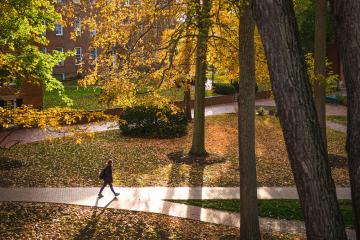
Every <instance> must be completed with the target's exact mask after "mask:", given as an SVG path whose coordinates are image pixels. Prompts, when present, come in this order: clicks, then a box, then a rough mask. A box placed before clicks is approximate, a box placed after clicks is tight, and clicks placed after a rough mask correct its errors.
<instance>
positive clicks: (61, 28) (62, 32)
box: [55, 23, 64, 36]
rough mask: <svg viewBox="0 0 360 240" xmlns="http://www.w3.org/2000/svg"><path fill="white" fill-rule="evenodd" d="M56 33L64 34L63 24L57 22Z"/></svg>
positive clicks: (57, 34) (58, 34)
mask: <svg viewBox="0 0 360 240" xmlns="http://www.w3.org/2000/svg"><path fill="white" fill-rule="evenodd" d="M55 35H56V36H63V35H64V28H63V26H62V25H61V24H58V23H57V24H55Z"/></svg>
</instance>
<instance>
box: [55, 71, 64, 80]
mask: <svg viewBox="0 0 360 240" xmlns="http://www.w3.org/2000/svg"><path fill="white" fill-rule="evenodd" d="M53 76H54V78H56V79H57V80H60V81H64V80H65V73H58V74H53Z"/></svg>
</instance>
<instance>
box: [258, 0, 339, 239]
mask: <svg viewBox="0 0 360 240" xmlns="http://www.w3.org/2000/svg"><path fill="white" fill-rule="evenodd" d="M253 14H254V17H255V20H256V23H257V25H258V28H259V31H260V35H261V37H262V41H263V43H264V47H265V53H266V58H267V63H268V66H269V72H270V78H271V82H272V90H273V93H274V96H275V101H276V105H277V108H278V110H279V117H280V123H281V127H282V129H283V134H284V138H285V142H286V147H287V151H288V156H289V160H290V165H291V168H292V172H293V174H294V179H295V183H296V187H297V190H298V193H299V200H300V204H301V207H302V209H303V213H304V219H305V225H306V233H307V237H308V239H309V240H312V239H314V240H320V239H324V240H325V239H326V240H330V239H334V240H342V239H344V240H345V239H346V233H345V228H344V222H343V219H342V216H341V213H340V210H339V205H338V202H337V198H336V191H335V184H334V181H333V180H332V178H331V172H330V167H329V163H328V155H327V152H326V149H325V144H324V141H323V138H322V133H321V130H320V126H319V123H318V120H317V113H316V109H315V104H314V99H313V95H312V91H311V85H310V81H309V77H308V75H307V70H306V64H305V60H304V56H303V53H302V49H301V46H300V43H299V35H298V30H297V24H296V18H295V14H294V8H293V3H292V1H288V0H272V1H267V0H254V5H253Z"/></svg>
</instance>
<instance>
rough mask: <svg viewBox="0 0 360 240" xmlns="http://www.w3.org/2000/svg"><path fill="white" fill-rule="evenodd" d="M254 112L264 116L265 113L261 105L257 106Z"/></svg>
mask: <svg viewBox="0 0 360 240" xmlns="http://www.w3.org/2000/svg"><path fill="white" fill-rule="evenodd" d="M256 112H257V115H259V116H265V115H266V110H265V108H263V107H259V108H258V109H257V110H256Z"/></svg>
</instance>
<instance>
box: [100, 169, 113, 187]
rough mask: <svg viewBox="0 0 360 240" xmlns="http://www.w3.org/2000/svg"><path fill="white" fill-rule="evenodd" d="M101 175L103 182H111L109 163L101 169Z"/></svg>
mask: <svg viewBox="0 0 360 240" xmlns="http://www.w3.org/2000/svg"><path fill="white" fill-rule="evenodd" d="M101 174H102V176H103V179H104V181H105V182H107V183H112V182H113V177H112V167H111V166H110V165H107V166H106V167H105V168H104V169H103V170H102V173H101Z"/></svg>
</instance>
